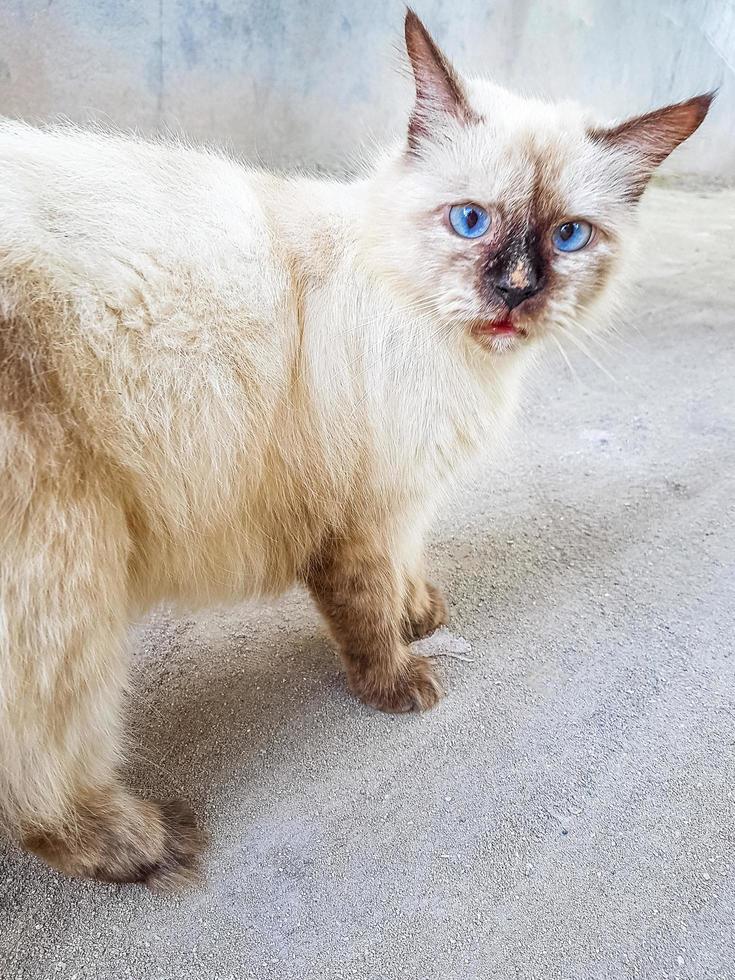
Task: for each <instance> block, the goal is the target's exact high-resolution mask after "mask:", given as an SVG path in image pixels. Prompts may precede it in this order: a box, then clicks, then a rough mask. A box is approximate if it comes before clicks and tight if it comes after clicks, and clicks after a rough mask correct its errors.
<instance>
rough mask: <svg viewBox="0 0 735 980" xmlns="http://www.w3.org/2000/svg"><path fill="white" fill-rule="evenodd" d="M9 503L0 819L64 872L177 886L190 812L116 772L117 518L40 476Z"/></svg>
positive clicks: (122, 663)
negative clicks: (151, 797)
mask: <svg viewBox="0 0 735 980" xmlns="http://www.w3.org/2000/svg"><path fill="white" fill-rule="evenodd" d="M0 502H1V503H5V504H10V500H9V498H8V497H7V496H5V499H4V500H0ZM13 506H14V507H15V508H16V514H15V515H13V516H12V518H11V517H10V516H9V514H8V512H7V510H6V512H5V514H3V515H2V519H1V523H0V538H2V559H1V564H0V812H1V813H2V816H3V817H4V818H5V822H7V823H8V824H9V828H10V830H11V833H14V835H15V836H17V837H18V838H19V839H20V841H21V843H22V844H23V846H25V847H26V848H27V849H28V850H29V851H32V852H33V853H35V854H36V855H38V856H39V857H41V858H43V860H45V861H47V862H48V863H49V864H51V865H52V866H53V867H55V868H57V869H59V870H61V871H63V872H65V873H67V874H70V875H77V876H82V877H89V878H97V879H101V880H103V881H114V882H144V883H146V884H148V885H149V886H150V887H152V888H156V889H167V888H169V887H173V886H176V885H177V884H179V883H181V882H183V881H186V880H187V879H188V878H189V877H190V876H191V875H192V873H193V871H194V869H195V867H196V860H197V856H198V854H199V852H200V850H201V846H202V838H201V835H200V834H199V832H198V831H197V829H196V827H195V825H194V822H193V820H192V817H191V814H190V813H189V811H188V809H187V808H186V806H184V805H183V804H168V805H160V804H158V803H154V802H150V801H144V800H140V799H137V798H136V797H135V796H133V795H132V794H131V793H130V792H128V790H127V789H126V788H125V787H124V785H123V784H122V782H121V781H120V778H119V776H118V772H119V767H120V763H121V731H120V727H121V699H122V694H123V691H124V688H125V685H126V681H127V662H126V656H125V653H124V644H123V640H124V631H125V626H126V619H127V608H126V607H127V557H128V554H127V551H128V532H127V525H126V521H125V516H124V513H123V512H122V509H121V508H117V507H116V506H115V505H114V504H113V503H111V502H110V501H109V499H105V497H104V495H101V494H95V493H94V492H93V491H92V489H91V488H90V487H89V486H88V485H85V480H84V478H83V477H81V476H80V477H78V478H77V479H76V480H74V481H70V483H69V484H68V485H67V486H66V487H64V488H63V489H62V488H60V487H59V486H58V484H57V485H55V486H53V487H52V486H49V485H48V484H46V483H45V481H43V480H39V482H38V484H37V486H36V488H35V490H34V491H33V493H32V495H31V499H30V500H27V501H25V503H22V502H21V500H20V498H19V495H18V494H16V495H15V496H14V497H13ZM21 508H22V509H21Z"/></svg>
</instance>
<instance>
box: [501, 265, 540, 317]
mask: <svg viewBox="0 0 735 980" xmlns="http://www.w3.org/2000/svg"><path fill="white" fill-rule="evenodd" d="M540 288H541V284H540V283H539V280H538V278H537V276H535V275H533V274H531V275H530V276H529V277H528V278H527V279H526V281H525V282H524V284H523V285H522V286H514V285H513V284H512V283H511V282H510V279H509V278H508V277H506V276H503V277H502V278H501V279H499V280H498V281H497V282H496V283H495V291H496V292H497V293H500V295H501V296H502V298H503V301H504V302H505V304H506V306H507V307H508V309H509V310H514V309H515V308H516V306H520V305H521V303H522V302H523V301H524V300H527V299H528V298H529V297H530V296H535V295H536V293H537V292H538V291H539V289H540Z"/></svg>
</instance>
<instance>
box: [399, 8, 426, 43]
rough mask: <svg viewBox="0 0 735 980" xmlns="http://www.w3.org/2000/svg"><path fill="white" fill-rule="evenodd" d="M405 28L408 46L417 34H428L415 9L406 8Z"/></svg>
mask: <svg viewBox="0 0 735 980" xmlns="http://www.w3.org/2000/svg"><path fill="white" fill-rule="evenodd" d="M403 26H404V30H405V34H406V44H409V43H410V42H411V39H412V38H413V37H415V36H416V34H422V35H425V34H426V28H425V27H424V25H423V23H422V21H421V18H420V17H419V15H418V14H417V13H416V11H415V10H414V9H413V7H406V18H405V20H404V22H403Z"/></svg>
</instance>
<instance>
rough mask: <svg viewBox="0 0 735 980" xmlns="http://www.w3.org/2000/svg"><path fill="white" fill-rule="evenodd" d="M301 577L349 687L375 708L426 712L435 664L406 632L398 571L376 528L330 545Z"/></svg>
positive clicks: (435, 685)
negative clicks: (329, 633) (338, 655)
mask: <svg viewBox="0 0 735 980" xmlns="http://www.w3.org/2000/svg"><path fill="white" fill-rule="evenodd" d="M306 582H307V585H308V586H309V588H310V590H311V593H312V595H313V596H314V598H315V600H316V602H317V604H318V606H319V608H320V610H321V612H322V613H323V615H324V616H325V617H326V619H327V621H328V623H329V625H330V628H331V630H332V633H333V634H334V636H335V639H336V640H337V643H338V644H339V648H340V652H341V654H342V658H343V660H344V662H345V666H346V668H347V675H348V680H349V685H350V688H351V689H352V691H353V692H354V693H355V694H356V695H357V696H358V697H359V698H360V699H361V700H362V701H364V702H365V703H366V704H369V705H372V706H373V707H374V708H379V709H380V710H381V711H398V712H401V711H411V710H415V709H418V710H420V711H424V710H426V709H427V708H431V707H433V706H434V705H435V704H436V703H437V701H439V699H440V698H441V696H442V693H443V692H442V689H441V686H440V684H439V681H438V679H437V676H436V672H435V669H434V666H433V664H432V663H431V661H430V660H427V659H426V658H425V657H418V656H416V655H414V654H412V653H411V651H410V649H409V647H408V645H407V642H406V636H405V590H404V575H403V571H402V568H401V564H400V561H398V560H396V559H394V557H393V555H392V552H391V549H390V546H389V544H387V543H386V542H385V540H384V539H383V538H382V536H381V535H380V534H375V536H366V535H360V536H355V537H352V538H345V539H344V540H340V541H336V542H332V543H330V545H329V546H328V547H325V548H323V549H322V551H321V552H320V554H319V555H317V556H315V558H314V559H313V560H312V562H311V563H310V565H309V569H308V573H307V575H306Z"/></svg>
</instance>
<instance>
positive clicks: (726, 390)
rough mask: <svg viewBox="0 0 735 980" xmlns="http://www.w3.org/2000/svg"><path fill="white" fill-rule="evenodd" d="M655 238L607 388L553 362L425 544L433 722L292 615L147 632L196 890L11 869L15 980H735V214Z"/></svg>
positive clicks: (149, 746)
mask: <svg viewBox="0 0 735 980" xmlns="http://www.w3.org/2000/svg"><path fill="white" fill-rule="evenodd" d="M645 212H646V225H647V228H648V231H647V246H646V249H645V250H644V253H643V254H644V259H643V262H642V264H641V269H640V272H641V281H642V288H640V289H639V291H638V293H637V295H636V296H635V297H634V298H633V299H632V301H631V303H630V304H629V310H630V313H629V317H628V320H629V325H628V326H626V327H624V328H623V329H622V331H621V338H620V339H619V340H617V341H613V346H612V349H611V350H608V351H606V352H600V351H597V352H596V353H595V357H596V359H598V360H599V361H600V362H601V364H602V366H603V367H604V369H605V370H603V369H602V368H601V367H599V366H596V365H595V364H594V363H592V362H591V361H590V360H589V359H588V358H587V357H585V356H583V355H582V354H580V352H578V351H575V350H574V349H573V348H572V349H571V350H570V351H569V359H570V362H571V369H570V368H569V367H568V366H567V365H566V364H565V363H564V361H563V360H562V359H561V357H560V356H559V355H558V353H555V352H550V354H549V357H548V359H547V363H546V364H545V365H544V368H543V370H542V371H541V373H540V374H539V375H538V376H537V377H536V378H535V379H534V381H533V382H532V384H531V386H530V390H529V393H528V398H527V400H526V404H525V411H524V413H523V417H522V419H521V420H520V421H519V426H518V432H517V434H516V436H515V437H514V439H513V441H512V445H511V447H510V451H509V452H508V453H507V454H506V455H505V456H504V457H503V458H502V459H500V460H496V461H489V460H488V462H487V463H486V464H485V465H484V466H482V467H481V468H480V470H479V472H478V474H477V475H476V476H475V478H473V480H472V481H471V482H470V483H469V484H468V485H467V487H466V489H465V490H464V492H463V493H462V494H461V495H460V496H459V497H458V499H457V502H456V504H455V505H454V506H453V507H451V508H450V509H448V511H447V512H446V513H445V515H444V517H443V520H442V522H441V523H440V525H439V526H438V527H437V530H436V536H435V541H434V543H433V547H432V549H431V554H432V564H433V576H434V579H435V580H436V581H437V582H438V583H440V584H441V585H442V586H443V587H444V589H445V590H446V593H447V595H448V596H449V598H450V601H451V610H452V622H451V626H450V628H449V631H447V632H445V633H443V634H440V635H438V636H435V637H434V638H432V639H430V640H429V641H425V642H426V643H427V644H428V647H429V650H430V651H434V652H439V653H444V654H447V656H444V657H442V659H441V660H440V661H439V662H440V664H441V666H442V670H443V674H444V677H445V680H446V684H447V687H448V696H447V698H446V699H445V700H444V701H443V702H442V704H441V706H440V707H439V708H437V709H436V710H435V711H433V712H431V713H430V714H428V715H425V716H411V717H389V716H385V715H380V714H377V713H375V712H373V711H370V710H368V709H367V708H365V707H363V706H362V705H360V704H359V703H357V702H355V701H354V700H352V698H351V697H350V696H349V695H348V694H347V693H346V691H345V689H344V686H343V683H342V679H341V676H340V672H339V669H338V666H337V660H336V658H335V656H334V654H333V653H332V651H331V650H330V647H329V646H328V644H327V642H326V641H325V638H324V634H323V631H322V628H321V626H320V624H319V621H318V619H317V616H316V614H315V613H314V610H313V609H312V607H311V606H310V604H309V602H308V601H307V600H306V599H305V597H304V596H302V595H300V594H293V595H289V596H287V597H285V598H284V599H283V600H282V601H281V602H278V603H277V604H275V605H270V606H249V607H241V608H235V609H227V610H224V611H221V610H220V611H216V612H214V613H211V614H207V615H204V614H202V615H198V616H196V617H193V618H190V619H181V618H171V617H170V616H168V615H166V614H165V613H159V614H157V615H156V616H154V617H153V618H152V619H151V620H150V621H149V622H147V624H146V625H145V626H144V627H143V628H141V629H140V630H139V631H138V633H137V634H136V637H135V644H136V648H137V655H136V672H135V697H134V700H133V702H132V705H131V716H132V717H131V724H132V730H133V732H134V733H135V740H136V741H135V746H136V751H135V754H134V758H133V760H132V763H131V772H132V779H133V780H134V781H135V782H136V783H137V785H139V786H140V787H141V788H142V789H144V790H146V791H153V792H156V793H157V794H162V793H180V794H181V795H184V796H186V797H187V798H188V799H190V800H191V801H192V802H193V803H194V805H195V807H196V809H197V811H198V812H199V814H200V815H201V818H202V820H203V822H204V823H205V824H206V825H207V826H208V827H209V829H210V830H211V832H212V844H211V848H210V851H209V854H208V857H207V862H206V877H205V880H204V882H203V884H202V886H201V887H200V888H198V889H196V890H193V891H190V892H188V893H185V894H182V895H180V896H178V897H175V898H173V899H160V898H155V897H153V896H152V895H150V894H148V893H147V892H145V891H143V890H142V889H116V888H114V887H104V886H97V885H93V884H89V883H87V882H72V881H69V880H65V879H62V878H61V877H59V876H58V875H56V874H54V873H52V872H50V871H48V870H46V869H45V868H44V867H42V866H40V865H39V864H38V863H36V862H35V861H33V860H31V859H30V858H27V857H25V856H24V855H22V854H20V853H19V852H18V851H17V850H15V849H14V848H12V847H10V846H9V845H5V844H2V845H0V927H1V932H0V975H1V976H2V978H3V980H15V978H21V977H22V978H26V980H31V978H34V980H41V978H88V977H98V978H103V977H104V978H115V980H122V978H134V980H141V978H156V980H169V978H200V977H201V978H217V980H235V978H237V980H247V978H257V980H271V978H273V980H275V978H278V980H291V978H293V980H325V978H329V980H331V978H334V980H337V978H343V977H344V978H347V977H359V978H370V980H373V978H374V980H392V978H397V977H407V978H416V980H421V978H441V980H496V978H497V980H608V978H628V977H640V978H646V980H674V978H680V980H715V978H717V980H726V978H733V977H735V935H734V933H733V920H734V919H735V876H734V873H733V843H734V840H733V839H734V838H735V655H734V654H733V629H732V627H733V592H734V586H735V530H734V524H735V522H734V521H733V482H734V481H733V477H734V476H735V439H734V436H735V417H734V416H735V313H734V309H735V273H734V272H733V269H735V191H728V190H715V189H710V190H707V191H701V190H699V191H698V190H696V189H691V188H690V189H686V188H684V189H682V188H681V187H679V188H675V189H668V190H666V191H663V190H655V191H652V192H651V195H650V197H648V199H647V201H646V207H645ZM605 372H609V373H605ZM450 655H451V656H450ZM460 658H464V659H460Z"/></svg>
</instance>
